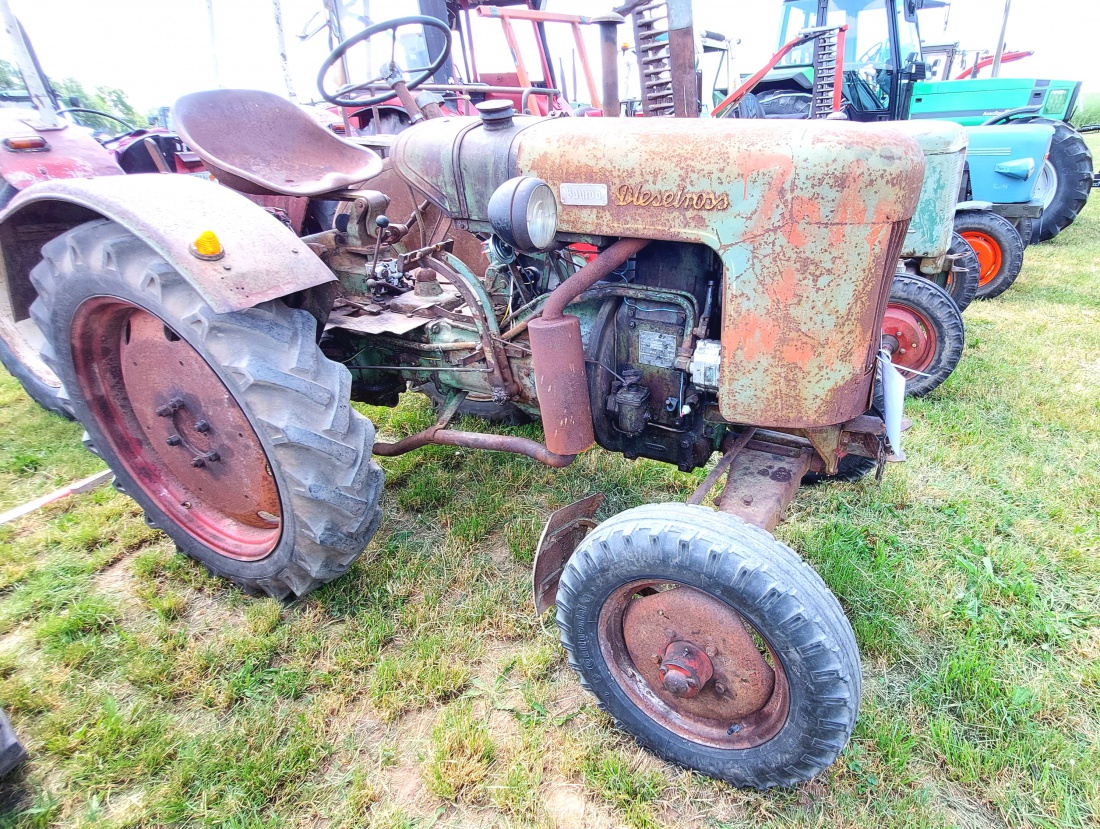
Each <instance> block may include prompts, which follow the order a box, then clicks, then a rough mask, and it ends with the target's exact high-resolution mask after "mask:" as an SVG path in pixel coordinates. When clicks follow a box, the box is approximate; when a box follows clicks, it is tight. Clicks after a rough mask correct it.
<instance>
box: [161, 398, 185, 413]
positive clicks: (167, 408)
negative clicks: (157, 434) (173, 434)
mask: <svg viewBox="0 0 1100 829" xmlns="http://www.w3.org/2000/svg"><path fill="white" fill-rule="evenodd" d="M182 408H183V401H182V400H180V399H179V398H178V397H177V398H175V399H173V400H169V401H168V403H166V404H165V405H163V406H161V407H160V408H159V409H157V417H171V416H172V415H173V414H174V413H175V412H177V411H179V410H180V409H182Z"/></svg>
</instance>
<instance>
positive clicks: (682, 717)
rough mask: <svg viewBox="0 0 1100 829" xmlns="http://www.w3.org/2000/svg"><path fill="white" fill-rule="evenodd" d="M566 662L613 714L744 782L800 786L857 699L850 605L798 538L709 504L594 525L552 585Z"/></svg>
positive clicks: (641, 733)
mask: <svg viewBox="0 0 1100 829" xmlns="http://www.w3.org/2000/svg"><path fill="white" fill-rule="evenodd" d="M557 607H558V611H557V622H558V628H559V630H560V632H561V641H562V645H563V646H564V647H565V649H566V651H567V652H568V654H569V664H570V665H571V666H572V668H573V669H574V670H575V671H577V672H578V674H580V677H581V682H582V683H583V684H584V686H585V687H586V688H587V689H588V690H590V691H591V692H592V693H593V694H595V695H596V698H597V699H598V700H599V702H600V706H601V707H602V708H604V709H605V710H606V711H607V712H608V713H609V714H611V716H612V717H614V718H615V721H616V723H617V724H618V725H619V726H620V727H622V728H624V729H626V730H627V731H628V732H630V733H631V734H633V735H634V738H635V739H636V740H637V741H638V742H639V743H640V744H641V745H643V746H645V747H647V748H649V749H650V750H652V751H653V752H655V753H656V754H658V755H660V756H661V757H663V758H664V759H666V760H669V761H670V762H673V763H677V764H679V765H681V766H685V767H687V768H691V769H695V770H697V771H700V772H702V773H703V774H706V775H709V776H711V777H717V778H719V779H722V780H726V781H729V782H730V783H733V784H734V785H736V786H753V787H756V788H760V789H765V788H769V787H771V786H791V785H794V784H796V783H800V782H802V781H805V780H808V779H809V778H811V777H812V776H813V775H815V774H817V773H818V772H820V771H821V770H822V769H824V768H826V767H827V766H828V765H829V764H830V763H832V762H833V760H835V759H836V757H837V755H838V754H839V753H840V751H841V749H843V747H844V744H845V742H847V740H848V738H849V736H850V735H851V732H852V727H853V726H854V724H855V720H856V715H857V713H858V708H859V696H860V683H861V677H860V669H859V651H858V649H857V647H856V641H855V635H854V634H853V633H852V628H851V625H850V624H849V623H848V620H847V619H846V618H845V616H844V611H843V610H842V609H841V607H840V604H839V603H838V602H837V600H836V598H835V597H834V596H833V594H832V593H831V592H829V588H828V587H826V586H825V583H824V582H823V581H822V580H821V578H820V577H819V576H818V575H817V574H816V573H814V571H813V570H812V569H811V568H810V567H808V566H807V565H806V564H805V563H804V562H803V561H802V560H801V559H800V558H799V557H798V555H797V554H796V553H795V552H794V551H793V550H791V549H790V548H789V547H786V546H784V545H783V544H780V543H779V542H778V541H776V540H775V539H774V538H773V537H772V536H771V535H770V534H769V533H767V532H765V531H764V530H762V529H760V528H759V527H754V526H751V525H749V524H746V523H745V522H744V521H742V520H741V519H740V518H736V517H734V516H732V515H726V514H723V513H717V512H714V511H713V510H711V509H709V508H707V507H702V506H688V505H685V504H651V505H648V506H643V507H636V508H634V509H630V510H627V511H626V512H622V513H620V514H618V515H616V516H613V517H612V518H609V519H608V520H606V521H604V522H603V523H602V524H600V525H599V526H597V527H596V528H595V529H594V530H592V532H591V533H589V534H588V535H587V536H586V537H585V538H584V540H583V541H582V542H581V543H580V545H579V546H578V547H577V550H576V552H574V553H573V555H572V556H571V557H570V558H569V560H568V562H567V564H566V566H565V570H564V572H563V573H562V577H561V582H560V584H559V586H558V594H557Z"/></svg>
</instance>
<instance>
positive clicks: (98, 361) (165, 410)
mask: <svg viewBox="0 0 1100 829" xmlns="http://www.w3.org/2000/svg"><path fill="white" fill-rule="evenodd" d="M72 347H73V362H74V365H75V368H76V374H77V378H78V380H79V383H80V386H81V392H82V395H83V397H84V399H85V400H86V401H87V404H88V407H89V409H90V410H91V413H92V415H93V416H94V418H95V420H96V422H97V424H98V425H99V427H100V430H101V431H102V433H103V435H104V437H105V439H106V440H107V441H109V442H110V443H111V444H112V449H113V450H114V454H115V455H116V456H117V457H118V458H119V460H120V462H121V463H122V464H123V465H124V466H125V467H126V471H127V472H128V473H129V474H130V475H131V476H132V477H133V479H134V480H135V481H136V482H137V483H138V485H139V486H141V487H142V488H143V489H144V490H145V492H146V494H147V495H148V496H149V497H150V498H151V499H152V500H153V501H154V502H155V503H156V505H157V506H158V507H159V508H160V509H161V510H162V511H163V512H164V513H166V514H167V515H168V517H169V518H170V519H171V520H172V521H174V522H175V523H176V524H178V525H179V526H180V527H183V528H184V529H186V530H187V532H188V533H190V534H191V535H192V536H194V537H195V538H196V539H198V540H199V541H200V542H202V543H203V544H205V545H207V546H208V547H210V548H211V549H213V550H214V551H216V552H217V553H219V554H220V555H223V556H226V557H228V558H233V559H238V560H245V561H248V560H256V559H260V558H263V557H265V556H267V555H268V554H269V553H270V552H271V551H272V550H273V549H274V548H275V546H276V545H277V544H278V541H279V538H280V536H281V534H282V520H281V516H282V511H281V506H280V498H279V491H278V487H277V485H276V483H275V479H274V477H273V475H272V473H271V467H270V465H269V463H268V459H267V454H266V452H265V451H264V448H263V445H262V444H261V442H260V439H259V437H258V436H257V434H256V432H255V430H254V429H253V428H252V425H251V423H250V422H249V420H248V417H247V416H246V415H245V413H244V411H243V410H242V409H241V407H240V406H239V405H238V403H237V401H236V399H235V398H234V396H233V393H232V392H231V391H230V390H229V389H228V388H227V387H226V385H225V384H224V383H223V382H222V380H221V378H220V377H218V375H217V374H216V373H215V371H214V370H213V369H212V368H211V367H210V365H209V364H208V363H207V362H206V360H204V359H203V357H202V355H201V354H200V353H199V352H198V351H196V350H195V348H194V347H192V346H191V345H190V344H189V343H188V342H187V341H186V340H184V339H182V338H181V337H180V336H179V335H178V334H176V333H175V332H174V331H173V330H172V329H171V328H170V327H169V326H168V325H167V324H166V323H165V322H164V321H163V320H161V319H160V318H159V317H157V316H156V315H154V314H152V313H150V312H149V311H147V310H145V309H144V308H140V307H138V306H137V305H134V304H132V303H130V302H128V301H126V300H123V299H119V298H116V297H93V298H92V299H89V300H87V301H85V302H84V303H83V304H81V305H80V307H79V308H78V309H77V311H76V314H75V315H74V318H73V324H72Z"/></svg>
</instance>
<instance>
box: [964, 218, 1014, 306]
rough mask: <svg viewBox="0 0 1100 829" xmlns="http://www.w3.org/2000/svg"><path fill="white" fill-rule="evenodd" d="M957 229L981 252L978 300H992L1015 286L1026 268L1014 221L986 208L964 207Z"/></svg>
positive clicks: (979, 256) (977, 251)
mask: <svg viewBox="0 0 1100 829" xmlns="http://www.w3.org/2000/svg"><path fill="white" fill-rule="evenodd" d="M955 232H956V233H958V234H959V235H960V236H962V237H963V238H964V239H965V240H966V241H967V242H969V243H970V247H972V248H973V249H974V252H975V253H977V254H978V262H979V263H980V265H981V270H980V272H979V276H978V290H977V297H976V298H977V299H992V298H993V297H995V296H1000V295H1001V294H1003V293H1004V292H1005V291H1007V290H1008V289H1009V288H1011V287H1012V283H1013V282H1015V281H1016V277H1017V276H1019V275H1020V271H1021V270H1022V269H1023V267H1024V242H1023V239H1021V238H1020V234H1019V232H1018V231H1017V230H1016V228H1015V226H1014V225H1013V224H1012V222H1010V221H1009V220H1008V219H1006V218H1005V217H1004V216H998V215H997V214H996V213H991V212H989V211H985V210H963V211H960V212H959V213H956V214H955Z"/></svg>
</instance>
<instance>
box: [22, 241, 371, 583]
mask: <svg viewBox="0 0 1100 829" xmlns="http://www.w3.org/2000/svg"><path fill="white" fill-rule="evenodd" d="M43 256H44V260H43V261H42V262H41V263H40V264H39V265H38V266H37V267H35V269H34V271H33V272H32V274H31V278H32V281H33V282H34V285H35V287H36V288H37V290H38V298H37V299H36V300H35V302H34V304H33V305H32V306H31V314H32V316H33V318H34V319H35V320H36V322H37V323H38V325H39V328H40V329H41V330H42V331H43V332H45V334H46V345H45V347H44V348H43V352H42V356H43V359H44V360H45V362H46V364H47V365H49V366H50V368H51V369H53V371H54V372H55V373H56V374H57V375H58V377H60V378H61V381H62V383H63V385H64V387H65V388H66V389H68V390H70V391H69V394H70V399H71V402H72V405H73V409H74V411H75V413H76V416H77V419H78V420H79V421H80V422H81V423H82V424H83V425H84V427H85V429H87V431H88V435H89V442H90V448H92V449H93V451H95V453H96V454H98V455H99V456H100V457H102V458H103V460H105V461H106V462H107V464H108V465H109V466H110V467H111V469H112V470H113V471H114V473H115V476H116V486H117V488H118V489H119V490H120V491H122V492H125V493H126V494H128V495H129V496H130V497H131V498H133V499H134V500H135V501H137V502H138V504H139V505H141V507H142V509H143V510H144V511H145V514H146V520H147V521H148V522H149V523H150V524H151V525H152V526H155V527H158V528H159V529H161V530H163V531H164V532H165V533H167V534H168V535H169V536H170V537H171V538H172V539H173V540H174V541H175V542H176V545H177V547H178V548H179V550H180V552H182V553H184V554H185V555H187V556H190V557H191V558H194V559H196V560H198V561H200V562H201V563H202V564H203V565H205V566H206V568H207V569H208V570H209V571H211V572H212V573H214V574H215V575H219V576H222V577H225V578H227V579H229V580H231V581H232V582H234V583H235V584H237V585H238V586H240V587H241V588H243V589H244V590H245V592H248V593H253V594H267V595H270V596H273V597H275V598H279V599H284V598H288V597H291V596H302V595H305V594H306V593H309V592H310V591H311V590H313V589H314V588H316V587H318V586H319V585H321V584H324V583H325V582H328V581H331V580H332V579H334V578H336V577H337V576H339V575H341V574H342V573H344V572H345V571H346V570H347V569H348V568H349V567H350V566H351V565H352V563H353V562H354V561H355V560H356V559H357V558H358V557H359V556H360V554H361V553H362V552H363V550H364V548H365V547H366V546H367V543H368V542H369V541H370V538H371V536H372V535H373V534H374V531H375V530H376V529H377V527H378V525H379V523H380V521H381V515H382V513H381V495H382V484H383V475H382V471H381V469H380V468H379V467H378V466H377V464H375V463H374V461H373V459H372V455H371V452H372V448H373V444H374V427H373V426H372V425H371V423H370V421H369V420H367V419H366V418H365V417H363V416H362V415H361V414H359V413H358V412H357V411H355V410H354V409H353V408H352V407H351V404H350V400H349V390H350V387H351V375H350V374H349V372H348V370H347V369H346V368H345V367H344V366H342V365H340V364H339V363H334V362H332V361H331V360H328V359H327V358H326V357H325V356H324V355H323V354H322V353H321V351H320V349H319V348H318V346H317V343H316V339H315V335H316V330H317V322H316V319H315V318H314V317H313V316H312V315H310V314H309V313H308V312H307V311H303V310H299V309H293V308H290V307H288V306H287V305H285V304H284V303H282V302H281V301H279V300H274V301H270V302H264V303H262V304H260V305H258V306H256V307H253V308H248V309H245V310H243V311H237V312H234V313H228V314H218V313H215V312H214V311H213V310H212V309H211V308H210V306H209V305H207V304H206V302H205V301H204V300H203V299H202V297H201V296H200V295H199V293H198V292H197V291H196V290H195V289H194V287H192V285H191V284H190V283H189V282H187V281H186V280H185V279H184V278H183V277H181V276H180V275H179V274H178V273H177V272H176V271H175V270H174V269H173V268H172V267H171V266H170V265H168V263H167V262H165V261H164V260H163V259H162V258H161V257H160V256H158V255H157V254H156V253H155V252H154V251H153V250H152V249H150V248H149V247H148V246H146V245H145V244H144V243H143V242H142V241H141V240H140V239H138V238H137V237H135V236H134V235H132V234H131V233H129V232H128V231H127V230H125V229H124V228H122V227H120V226H119V225H116V224H114V223H112V222H107V221H95V222H89V223H88V224H84V225H81V226H79V227H77V228H74V229H73V230H71V231H69V232H67V233H65V234H62V235H61V236H59V237H57V238H55V239H53V240H52V241H50V242H48V243H47V244H46V245H45V247H44V248H43ZM105 302H106V303H114V304H115V305H116V306H118V307H121V308H124V309H127V308H133V309H134V311H135V313H136V314H138V315H143V317H142V318H143V319H149V318H156V320H159V321H160V322H159V323H157V325H158V326H160V325H162V326H163V339H164V340H165V341H167V342H169V343H180V341H182V343H180V345H179V346H178V347H179V348H180V349H181V351H180V352H179V353H180V356H181V357H184V358H186V359H187V360H189V361H190V362H189V363H187V365H188V366H191V365H195V366H199V367H200V368H201V369H202V370H203V371H208V372H211V374H210V375H209V376H210V377H211V378H212V379H211V382H210V383H209V384H208V385H207V386H206V387H204V388H190V387H188V388H182V389H181V390H180V391H179V392H178V394H179V396H180V397H187V398H193V399H194V401H196V402H188V403H187V404H186V405H185V406H184V408H189V407H194V408H193V411H194V412H195V413H196V414H195V416H202V417H207V416H208V415H207V414H206V413H207V412H210V413H213V414H214V415H222V417H223V419H222V420H216V418H215V417H214V416H213V415H210V416H209V419H210V421H213V422H214V425H213V427H211V426H209V425H207V426H205V427H202V428H200V427H199V426H198V425H194V426H193V427H188V428H187V432H186V434H187V435H189V436H190V437H186V438H185V439H184V444H185V445H184V446H183V447H182V449H181V448H180V447H179V438H178V436H176V437H173V438H170V439H169V440H168V441H167V443H168V447H166V446H165V445H164V444H165V441H164V440H162V439H160V438H157V439H153V438H152V434H153V432H152V430H151V427H150V426H149V425H148V424H153V425H154V426H155V425H158V424H159V423H160V422H161V418H163V417H169V416H167V415H164V414H163V413H162V412H161V411H160V410H158V411H157V412H156V413H155V415H154V414H152V413H151V412H150V411H149V409H151V408H152V407H151V406H150V405H147V404H146V403H145V402H144V400H143V399H140V398H139V395H140V388H141V387H140V386H139V385H133V386H130V385H126V386H125V387H123V388H122V390H121V391H119V390H118V388H117V387H116V388H113V389H106V390H105V388H104V387H105V384H97V383H92V382H89V381H88V378H89V376H90V375H89V374H88V371H89V366H92V367H94V368H96V369H98V368H99V367H103V371H106V370H107V368H108V367H115V366H118V365H120V364H121V358H120V357H119V356H118V355H119V354H120V353H123V352H120V351H118V350H117V348H118V346H115V345H112V343H113V342H117V341H118V340H117V339H115V338H114V337H112V333H111V330H110V329H108V328H106V327H104V328H103V329H100V328H97V327H94V323H95V322H96V321H97V320H98V319H99V318H98V317H89V316H88V311H87V309H88V308H89V307H92V308H94V307H96V306H97V303H98V304H103V303H105ZM89 319H91V320H92V322H90V323H89V322H88V320H89ZM82 324H83V325H84V326H85V327H84V328H83V329H81V327H80V326H81V325H82ZM88 326H92V327H90V328H89V327H88ZM82 330H83V331H85V332H86V333H88V337H89V338H90V339H91V341H92V342H93V345H94V346H95V348H94V349H93V350H92V351H89V350H88V349H84V348H77V347H75V345H74V341H76V340H77V334H78V332H80V331H82ZM121 330H123V332H124V333H122V334H121V335H120V336H121V340H122V341H123V342H126V343H129V342H130V337H131V329H130V323H129V322H127V323H126V324H125V327H124V329H121ZM100 331H102V333H99V332H100ZM135 336H136V335H135ZM81 342H84V341H81ZM173 347H175V346H173ZM112 349H115V350H112ZM134 359H138V357H137V356H135V357H134ZM78 365H79V366H80V367H81V368H78ZM127 365H129V364H127ZM133 365H137V363H136V362H135V363H133ZM203 365H204V366H205V367H204V368H203ZM180 366H181V367H183V366H185V362H180ZM171 368H175V366H174V365H173V366H172V367H171ZM171 368H166V370H165V373H164V376H165V377H169V378H170V377H172V376H175V374H180V375H182V376H188V375H187V374H186V372H187V371H188V369H187V368H180V369H177V370H176V372H175V373H173V372H172V371H171ZM96 376H98V375H96ZM104 376H106V375H104ZM148 376H149V377H150V382H154V383H161V382H162V381H161V377H159V376H156V375H153V374H150V375H148ZM82 378H83V380H84V382H83V383H82ZM218 381H220V386H224V392H222V391H220V390H219V383H218ZM166 382H169V383H171V382H175V381H174V380H171V379H169V380H168V381H166ZM85 394H88V395H89V396H88V397H87V398H86V397H85ZM105 401H106V402H105ZM118 401H122V404H121V405H125V406H129V407H130V408H129V409H121V410H119V411H121V412H122V414H123V415H124V417H120V418H115V419H112V418H110V417H107V416H106V415H105V414H104V412H108V411H113V410H111V409H110V408H109V406H110V405H120V404H119V403H118ZM181 405H182V404H181ZM229 407H233V411H236V412H240V413H241V417H242V418H243V420H238V421H237V422H238V423H240V424H241V425H240V426H239V427H238V426H236V425H234V426H233V427H232V428H231V429H230V428H223V425H222V424H223V423H225V424H226V426H228V425H229V424H230V423H232V421H228V420H227V419H226V418H227V417H228V416H227V415H225V414H224V412H225V411H228V409H229ZM170 417H175V415H172V416H170ZM197 422H198V421H197ZM203 422H205V421H203ZM164 423H165V424H168V425H169V426H170V428H171V429H175V430H176V431H177V432H178V434H180V435H183V434H185V432H184V426H183V425H177V424H175V423H174V422H171V420H169V421H164ZM249 426H250V427H251V429H252V432H253V434H252V435H251V436H248V435H245V434H236V438H243V439H244V443H241V442H238V443H234V440H235V439H234V434H235V433H236V432H237V429H238V428H240V430H241V432H242V433H243V432H244V431H245V430H246V429H248V428H249ZM143 427H144V430H143ZM219 430H220V432H219ZM146 432H149V434H148V435H147V434H146ZM192 432H196V433H202V435H199V436H195V435H192ZM207 433H209V435H210V436H211V441H212V443H211V444H209V445H210V446H211V448H215V449H221V450H222V454H223V455H226V456H225V457H221V458H218V457H211V458H210V461H211V464H213V463H214V462H217V463H218V464H220V465H219V466H218V467H217V468H216V469H215V468H213V467H212V468H211V469H210V470H209V475H210V476H211V477H210V478H207V479H203V480H200V481H199V482H198V483H193V482H191V481H189V480H185V479H184V477H183V473H182V472H178V471H174V470H178V469H180V468H181V467H186V466H187V463H186V460H184V461H183V463H182V464H181V463H180V462H179V456H178V455H176V456H173V457H169V455H170V453H173V452H177V453H178V452H179V451H184V452H187V451H188V444H190V443H191V442H192V441H197V440H198V438H199V437H202V438H205V437H206V435H207ZM172 440H175V441H176V443H172V442H171V441H172ZM215 441H217V443H216V444H215V443H214V442H215ZM128 446H136V447H138V449H137V451H136V452H133V453H127V452H126V451H125V448H126V447H128ZM242 446H243V447H244V448H246V449H257V450H258V451H259V452H262V455H259V454H256V453H255V452H254V453H253V454H252V455H247V454H246V453H245V452H243V451H242V450H240V449H238V447H242ZM169 447H176V448H169ZM223 447H228V449H226V448H223ZM190 451H192V452H194V451H195V450H194V449H191V450H190ZM227 453H228V454H227ZM213 454H217V453H213ZM184 457H185V458H186V456H184ZM144 458H154V459H159V463H160V465H159V466H150V465H147V464H145V462H144V460H142V459H144ZM265 460H266V467H265V465H264V463H265ZM173 464H174V465H173ZM190 466H191V467H195V466H200V467H201V466H202V464H196V463H191V464H190ZM238 468H247V469H251V470H259V473H258V479H259V481H260V484H259V486H260V487H261V488H266V489H268V490H269V491H270V490H271V488H273V489H274V492H275V495H274V496H272V499H273V500H272V501H271V503H272V504H273V505H275V506H277V510H278V514H276V515H269V514H268V512H258V513H255V514H252V515H251V519H250V520H251V521H253V522H256V521H257V517H256V516H257V515H258V516H259V517H260V519H262V520H263V522H268V524H269V526H268V527H261V531H262V532H264V533H266V534H267V535H265V538H270V539H271V541H270V544H269V546H268V547H267V548H266V549H265V550H261V551H260V552H259V553H257V554H255V555H251V554H249V555H247V556H246V555H232V554H229V553H227V552H226V550H228V549H231V548H230V546H229V545H230V544H231V543H233V542H234V538H233V535H232V533H233V532H235V531H236V530H235V529H231V530H227V531H225V532H222V531H221V530H217V531H215V532H214V534H211V533H210V532H209V531H208V530H207V528H208V527H209V526H212V524H209V523H203V522H205V521H207V520H208V519H210V517H211V516H215V517H218V518H221V517H222V516H221V514H219V513H218V512H217V510H218V509H219V506H220V505H219V504H218V503H217V501H216V500H215V499H214V498H213V496H212V495H204V494H203V492H204V489H203V488H204V487H207V488H208V490H212V489H214V488H215V487H216V486H217V485H218V482H217V476H218V475H224V476H228V478H226V480H229V481H234V480H236V474H237V473H236V471H235V470H236V469H238ZM265 469H266V476H265V473H264V470H265ZM150 470H152V472H153V473H157V474H159V477H151V476H150V474H151V473H150ZM164 470H167V471H164ZM223 470H224V472H223ZM195 474H196V475H198V474H200V473H198V472H196V473H195ZM173 476H177V477H173ZM269 479H270V481H269ZM139 481H140V482H139ZM177 484H179V486H176V485H177ZM222 486H223V488H224V484H223V485H222ZM178 491H183V492H185V494H186V496H187V498H188V500H187V501H186V502H182V503H181V502H180V501H179V499H178V496H177V497H172V496H171V495H170V494H169V493H170V492H171V493H173V494H174V493H176V492H178ZM247 503H251V502H250V501H248V500H246V504H247ZM255 503H266V502H264V501H263V500H262V499H260V498H259V497H257V498H256V499H255ZM253 509H254V510H255V509H258V508H257V507H253ZM173 512H174V513H175V514H174V515H173V514H172V513H173ZM180 516H186V517H184V518H181V517H180ZM245 517H246V518H248V516H247V515H246V516H245ZM188 522H190V524H189V523H188ZM223 523H225V522H223ZM213 526H221V525H213ZM227 526H228V524H227ZM243 526H245V525H243V524H241V523H240V522H237V523H235V524H233V525H232V528H237V527H243ZM246 529H247V528H246ZM219 533H220V534H219ZM210 538H214V539H222V538H225V539H228V540H227V541H226V543H225V545H224V546H223V548H222V549H218V546H219V545H218V543H217V541H213V542H212V541H210V540H209V539H210ZM265 543H266V542H265Z"/></svg>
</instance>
